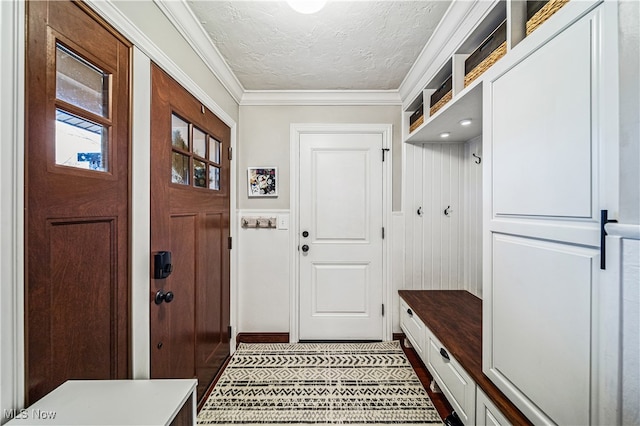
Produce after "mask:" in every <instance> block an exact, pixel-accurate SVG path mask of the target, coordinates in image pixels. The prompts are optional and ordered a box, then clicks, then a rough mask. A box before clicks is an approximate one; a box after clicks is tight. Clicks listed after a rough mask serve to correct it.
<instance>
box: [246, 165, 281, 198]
mask: <svg viewBox="0 0 640 426" xmlns="http://www.w3.org/2000/svg"><path fill="white" fill-rule="evenodd" d="M247 176H248V181H247V186H248V187H249V197H277V196H278V168H277V167H249V169H248V170H247Z"/></svg>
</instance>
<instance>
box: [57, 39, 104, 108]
mask: <svg viewBox="0 0 640 426" xmlns="http://www.w3.org/2000/svg"><path fill="white" fill-rule="evenodd" d="M56 97H57V98H58V99H60V100H62V101H65V102H68V103H70V104H72V105H75V106H78V107H80V108H82V109H85V110H87V111H90V112H92V113H94V114H97V115H100V116H102V117H107V116H108V114H109V111H108V108H109V75H108V74H106V73H105V72H103V71H102V70H100V69H99V68H97V67H95V66H94V65H92V64H90V63H89V62H88V61H86V60H84V59H83V58H81V57H80V56H78V55H76V54H75V53H73V52H71V50H69V49H67V48H66V47H64V46H62V45H61V44H60V43H57V44H56Z"/></svg>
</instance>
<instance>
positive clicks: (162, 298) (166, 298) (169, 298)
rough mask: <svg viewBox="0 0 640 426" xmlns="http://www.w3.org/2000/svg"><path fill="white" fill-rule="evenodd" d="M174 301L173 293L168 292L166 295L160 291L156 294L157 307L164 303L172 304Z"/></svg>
mask: <svg viewBox="0 0 640 426" xmlns="http://www.w3.org/2000/svg"><path fill="white" fill-rule="evenodd" d="M172 300H173V292H171V291H168V292H166V293H165V292H164V291H162V290H158V292H157V293H156V297H155V302H156V305H159V304H161V303H162V302H167V303H171V301H172Z"/></svg>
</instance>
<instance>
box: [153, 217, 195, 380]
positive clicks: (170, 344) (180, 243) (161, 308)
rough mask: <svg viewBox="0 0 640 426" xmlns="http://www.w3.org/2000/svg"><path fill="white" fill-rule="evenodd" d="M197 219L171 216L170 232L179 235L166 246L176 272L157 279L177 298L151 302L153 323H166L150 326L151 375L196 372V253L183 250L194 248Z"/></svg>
mask: <svg viewBox="0 0 640 426" xmlns="http://www.w3.org/2000/svg"><path fill="white" fill-rule="evenodd" d="M196 223H197V217H196V216H195V215H190V216H172V217H170V219H169V228H170V232H171V235H176V236H178V238H175V239H173V240H172V241H171V243H170V245H169V246H168V247H167V249H168V250H170V251H171V253H172V262H173V272H172V273H171V275H170V276H169V277H168V278H166V279H164V280H155V281H156V286H158V287H160V289H161V290H164V291H165V292H169V291H171V292H172V293H173V295H174V299H173V300H172V301H171V302H170V303H166V302H164V303H161V304H159V305H157V304H155V302H154V303H153V304H152V306H151V318H152V320H151V321H152V323H160V324H163V327H152V328H151V331H152V334H151V345H152V349H151V350H152V360H153V362H152V363H151V375H152V377H154V378H192V377H194V376H195V367H194V360H195V357H194V350H195V348H194V316H195V313H194V310H193V304H194V301H195V292H194V283H195V279H196V276H195V274H196V271H195V260H194V257H193V255H189V256H183V255H182V254H183V253H187V254H191V253H193V252H194V251H195V245H196V230H197V227H196ZM161 281H164V283H162V282H161Z"/></svg>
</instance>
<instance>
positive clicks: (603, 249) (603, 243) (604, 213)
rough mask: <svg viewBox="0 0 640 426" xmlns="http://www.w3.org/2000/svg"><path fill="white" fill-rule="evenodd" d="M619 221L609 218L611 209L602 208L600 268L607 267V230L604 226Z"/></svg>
mask: <svg viewBox="0 0 640 426" xmlns="http://www.w3.org/2000/svg"><path fill="white" fill-rule="evenodd" d="M617 222H618V221H617V220H614V219H609V210H600V269H607V231H606V230H605V229H604V227H605V225H606V224H607V223H617Z"/></svg>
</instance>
